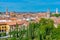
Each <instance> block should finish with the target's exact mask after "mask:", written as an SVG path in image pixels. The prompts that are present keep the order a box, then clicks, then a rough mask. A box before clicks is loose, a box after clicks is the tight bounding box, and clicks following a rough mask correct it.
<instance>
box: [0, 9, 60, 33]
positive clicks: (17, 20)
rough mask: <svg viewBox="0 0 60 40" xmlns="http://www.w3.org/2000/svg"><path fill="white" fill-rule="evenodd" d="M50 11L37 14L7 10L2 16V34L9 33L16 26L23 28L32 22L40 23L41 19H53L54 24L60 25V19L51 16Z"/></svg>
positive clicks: (0, 18) (0, 22) (0, 25)
mask: <svg viewBox="0 0 60 40" xmlns="http://www.w3.org/2000/svg"><path fill="white" fill-rule="evenodd" d="M55 13H56V14H58V9H56V12H55ZM50 14H51V13H50V10H49V9H48V11H47V12H37V13H32V12H31V13H28V12H27V13H23V12H22V13H15V12H8V9H7V10H6V13H5V14H1V15H0V32H6V33H9V31H10V29H12V30H13V29H14V28H15V26H16V24H18V25H19V27H21V26H23V25H24V26H28V25H29V22H30V21H33V22H39V20H40V18H51V19H52V20H54V24H60V17H58V18H57V17H54V16H51V15H50ZM52 14H53V13H52Z"/></svg>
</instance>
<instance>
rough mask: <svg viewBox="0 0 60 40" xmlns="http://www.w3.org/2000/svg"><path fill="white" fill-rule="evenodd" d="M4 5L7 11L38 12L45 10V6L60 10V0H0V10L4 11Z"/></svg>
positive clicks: (52, 9)
mask: <svg viewBox="0 0 60 40" xmlns="http://www.w3.org/2000/svg"><path fill="white" fill-rule="evenodd" d="M6 7H7V8H8V11H9V12H10V11H16V12H38V11H47V8H50V10H51V11H55V9H56V8H58V9H59V11H60V0H0V12H5V11H6Z"/></svg>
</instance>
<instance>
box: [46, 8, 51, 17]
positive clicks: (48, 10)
mask: <svg viewBox="0 0 60 40" xmlns="http://www.w3.org/2000/svg"><path fill="white" fill-rule="evenodd" d="M49 17H50V8H48V9H47V18H49Z"/></svg>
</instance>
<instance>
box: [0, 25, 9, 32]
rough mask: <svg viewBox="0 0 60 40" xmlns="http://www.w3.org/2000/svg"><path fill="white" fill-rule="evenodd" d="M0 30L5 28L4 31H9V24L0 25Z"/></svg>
mask: <svg viewBox="0 0 60 40" xmlns="http://www.w3.org/2000/svg"><path fill="white" fill-rule="evenodd" d="M0 30H6V32H9V30H10V26H9V25H0Z"/></svg>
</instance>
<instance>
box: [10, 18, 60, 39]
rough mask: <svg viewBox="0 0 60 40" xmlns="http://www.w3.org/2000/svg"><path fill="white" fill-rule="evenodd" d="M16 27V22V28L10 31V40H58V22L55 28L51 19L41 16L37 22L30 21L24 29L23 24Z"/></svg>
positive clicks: (59, 32)
mask: <svg viewBox="0 0 60 40" xmlns="http://www.w3.org/2000/svg"><path fill="white" fill-rule="evenodd" d="M18 29H19V25H18V24H16V29H15V30H14V31H12V32H10V34H12V35H13V37H11V38H10V39H11V40H60V24H59V25H58V27H57V28H55V27H54V21H53V20H51V19H45V18H41V20H40V21H39V23H34V22H31V23H30V24H29V26H27V28H26V29H25V26H22V28H20V29H19V30H18Z"/></svg>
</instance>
